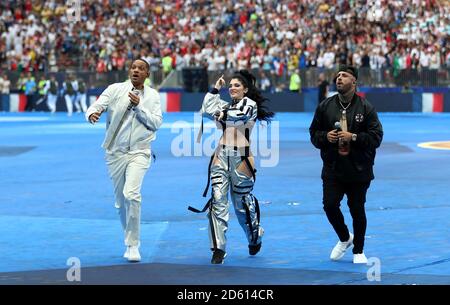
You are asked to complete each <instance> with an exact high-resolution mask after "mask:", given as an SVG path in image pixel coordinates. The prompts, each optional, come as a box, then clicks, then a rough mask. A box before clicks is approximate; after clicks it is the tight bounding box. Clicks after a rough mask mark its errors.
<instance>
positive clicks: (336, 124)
mask: <svg viewBox="0 0 450 305" xmlns="http://www.w3.org/2000/svg"><path fill="white" fill-rule="evenodd" d="M334 128H335V129H336V131H337V132H339V131H342V128H341V122H339V121H337V122H336V123H334Z"/></svg>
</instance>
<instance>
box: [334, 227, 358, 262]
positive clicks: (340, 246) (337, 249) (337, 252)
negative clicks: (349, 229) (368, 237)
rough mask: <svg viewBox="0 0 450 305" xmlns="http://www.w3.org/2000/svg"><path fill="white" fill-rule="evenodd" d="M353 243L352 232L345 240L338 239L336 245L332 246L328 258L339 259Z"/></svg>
mask: <svg viewBox="0 0 450 305" xmlns="http://www.w3.org/2000/svg"><path fill="white" fill-rule="evenodd" d="M352 245H353V234H352V233H350V238H349V239H348V240H347V241H344V242H342V241H338V243H337V244H336V246H334V248H333V251H331V254H330V258H331V260H333V261H337V260H340V259H341V258H342V257H343V256H344V254H345V251H346V250H347V249H348V248H350V247H351V246H352Z"/></svg>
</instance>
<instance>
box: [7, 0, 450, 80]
mask: <svg viewBox="0 0 450 305" xmlns="http://www.w3.org/2000/svg"><path fill="white" fill-rule="evenodd" d="M76 1H77V0H73V1H72V2H76ZM78 1H80V2H79V3H80V14H79V17H80V19H79V20H78V21H77V20H72V19H73V18H72V19H71V16H70V14H69V13H68V12H69V11H70V10H68V7H66V3H67V2H69V1H61V0H50V1H34V0H5V1H1V3H0V12H1V13H0V32H1V35H0V68H1V69H6V70H9V71H18V72H22V71H23V72H29V71H46V72H56V71H64V70H65V69H67V68H70V67H75V68H77V69H81V70H84V71H96V72H98V73H103V72H107V71H112V70H126V69H127V65H128V63H129V62H130V60H131V59H132V58H136V57H138V56H140V57H146V58H148V60H149V62H150V64H151V69H152V71H159V70H161V69H162V70H163V71H164V73H165V74H167V73H168V72H170V71H171V70H172V69H178V70H180V69H182V68H183V67H186V66H206V67H207V69H208V70H209V71H216V70H224V69H244V68H246V69H262V70H263V71H264V73H267V74H272V75H279V76H281V75H288V74H289V73H290V72H292V71H295V70H296V69H300V70H301V69H305V68H308V67H317V68H319V69H334V68H335V67H336V66H337V65H338V64H340V63H347V64H353V65H355V66H357V67H363V68H369V69H373V70H377V69H380V68H389V69H392V71H393V73H394V74H395V73H396V71H397V72H398V71H400V70H403V69H409V68H412V69H441V68H449V67H450V47H449V44H448V39H449V36H450V5H449V4H448V1H445V0H441V1H440V0H403V1H400V0H390V1H382V0H377V1H358V0H353V1H351V0H350V1H349V0H331V1H329V0H328V1H307V0H298V1H290V0H280V1H270V0H242V1H235V0H225V1H222V0H220V1H216V0H214V1H207V0H185V1H183V0H174V1H151V0H123V1H113V0H109V1H108V0H102V1H93V0H78Z"/></svg>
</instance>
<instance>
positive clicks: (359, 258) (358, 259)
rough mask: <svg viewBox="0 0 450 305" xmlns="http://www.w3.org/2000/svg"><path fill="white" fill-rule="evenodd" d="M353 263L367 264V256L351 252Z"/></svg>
mask: <svg viewBox="0 0 450 305" xmlns="http://www.w3.org/2000/svg"><path fill="white" fill-rule="evenodd" d="M353 264H367V257H366V255H365V254H364V253H358V254H353Z"/></svg>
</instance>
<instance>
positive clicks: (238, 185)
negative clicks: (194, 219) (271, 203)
mask: <svg viewBox="0 0 450 305" xmlns="http://www.w3.org/2000/svg"><path fill="white" fill-rule="evenodd" d="M244 150H245V149H244V148H236V147H229V146H220V147H219V148H218V149H217V151H216V154H215V157H214V159H213V161H212V164H211V168H210V172H211V173H210V179H211V187H212V198H211V204H210V207H209V213H208V215H207V216H208V219H209V238H210V244H211V249H221V250H223V251H226V232H227V229H228V220H229V212H228V209H229V204H228V192H229V191H230V195H231V201H232V202H233V205H234V211H235V213H236V216H237V219H238V221H239V224H240V225H241V227H242V229H244V232H245V234H246V236H247V239H248V243H249V245H257V244H259V243H260V242H261V237H262V235H263V234H264V230H263V228H262V227H261V225H260V219H259V217H260V216H259V214H260V212H259V206H258V202H257V200H256V198H255V197H254V196H253V195H252V194H251V191H252V190H253V185H254V183H255V181H254V178H253V176H250V177H249V176H247V175H246V174H244V173H243V172H242V168H243V167H245V166H247V168H248V169H249V171H248V172H252V171H253V169H252V168H249V165H248V164H247V162H246V161H245V158H246V157H245V155H248V152H247V153H246V152H245V151H244ZM247 161H248V159H247Z"/></svg>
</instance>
